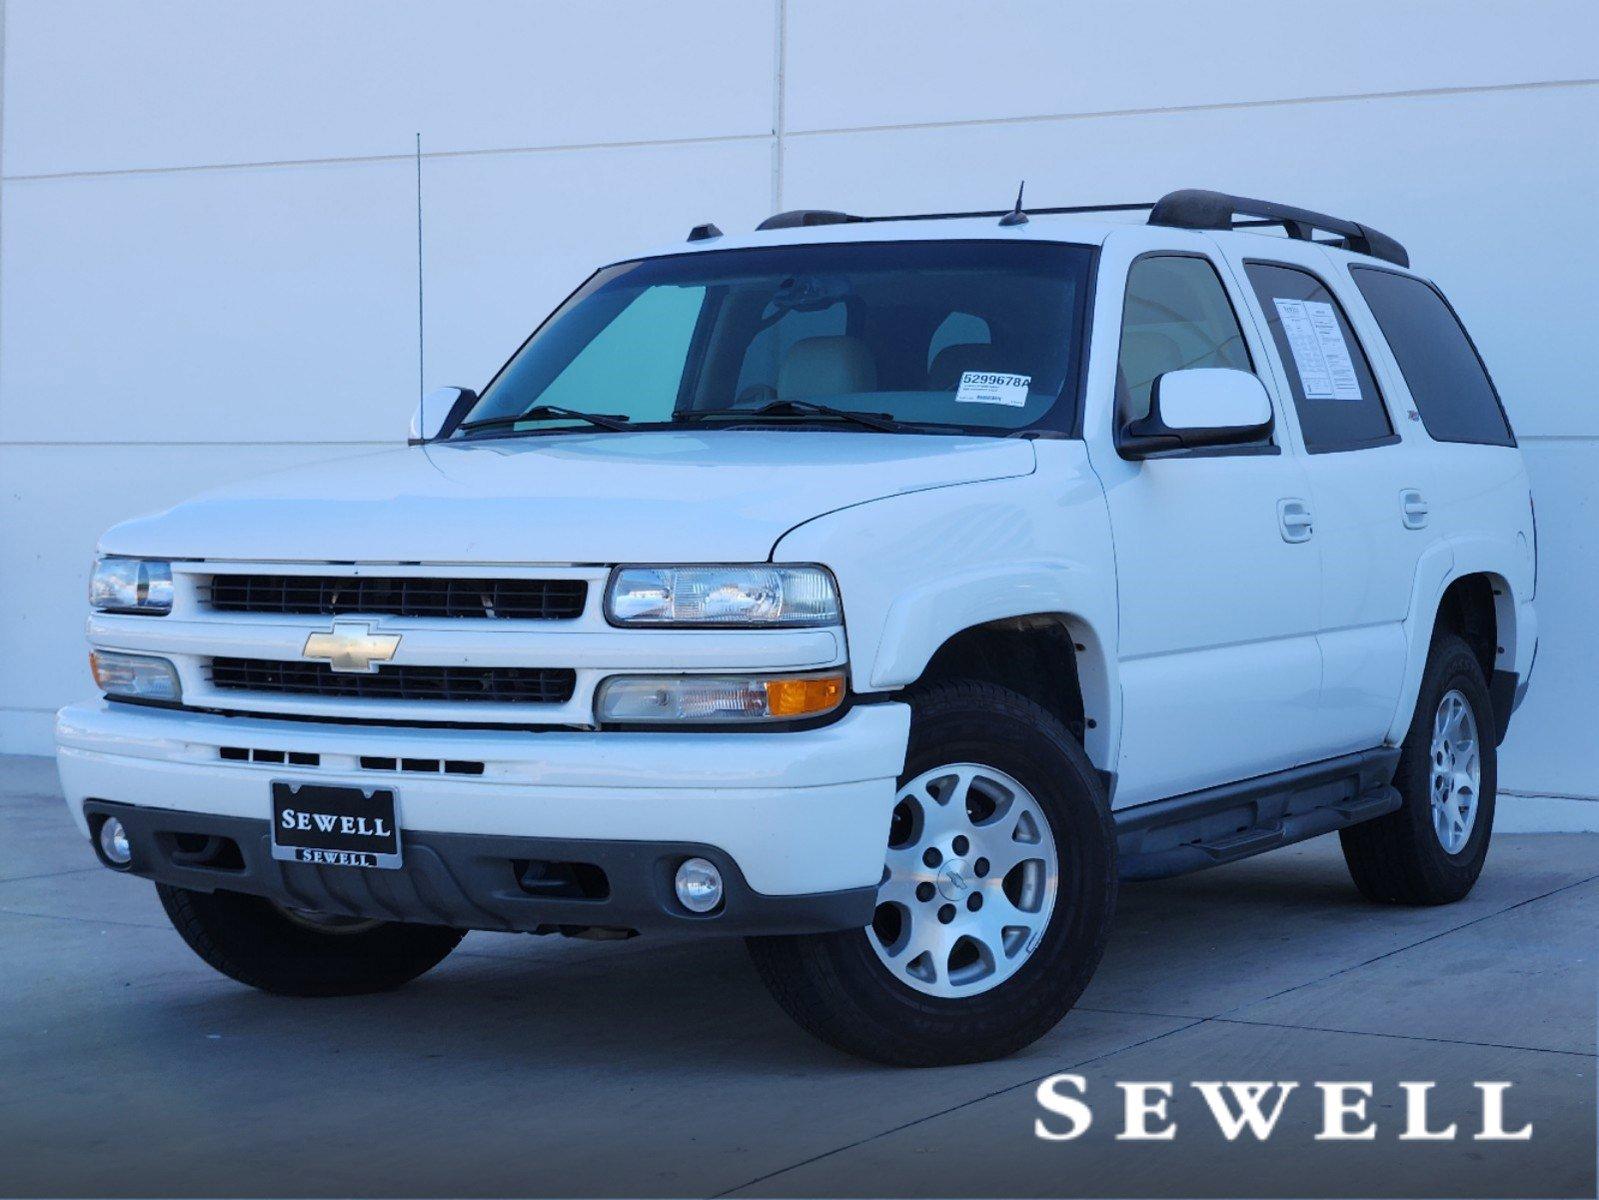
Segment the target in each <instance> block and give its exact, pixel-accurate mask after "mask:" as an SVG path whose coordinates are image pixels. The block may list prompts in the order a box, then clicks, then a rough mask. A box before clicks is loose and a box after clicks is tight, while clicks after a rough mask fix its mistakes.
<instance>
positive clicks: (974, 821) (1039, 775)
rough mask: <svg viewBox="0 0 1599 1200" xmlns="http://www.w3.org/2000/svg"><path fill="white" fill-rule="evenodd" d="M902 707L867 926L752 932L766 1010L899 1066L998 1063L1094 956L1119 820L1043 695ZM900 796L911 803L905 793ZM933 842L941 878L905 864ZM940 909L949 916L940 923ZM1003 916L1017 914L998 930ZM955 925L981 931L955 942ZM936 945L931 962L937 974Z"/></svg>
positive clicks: (1047, 1016) (935, 692)
mask: <svg viewBox="0 0 1599 1200" xmlns="http://www.w3.org/2000/svg"><path fill="white" fill-rule="evenodd" d="M910 700H911V703H912V707H913V718H912V723H911V735H910V745H909V748H908V752H907V755H906V763H905V774H904V775H903V776H902V777H901V779H900V796H901V800H900V803H899V805H898V806H897V807H896V810H895V817H894V823H893V828H892V829H891V830H890V837H889V840H890V846H889V850H888V858H889V863H890V867H885V870H884V883H883V886H882V890H880V892H879V896H878V899H879V907H878V909H877V917H876V919H874V922H873V925H872V926H869V927H867V928H866V929H853V930H846V931H843V932H839V933H824V934H806V935H794V936H784V937H765V938H751V939H749V948H750V953H751V956H752V957H753V958H754V960H755V966H756V969H757V970H758V972H759V973H760V976H761V979H762V980H763V982H764V983H765V984H766V986H767V988H768V989H769V990H770V991H771V993H772V995H773V997H774V998H775V999H776V1000H777V1002H778V1004H780V1005H781V1006H782V1007H783V1009H784V1010H785V1011H786V1012H787V1013H788V1014H789V1015H790V1016H791V1017H793V1018H794V1020H795V1021H797V1022H798V1023H799V1024H800V1025H801V1026H802V1027H803V1028H804V1029H806V1030H807V1031H809V1032H810V1033H811V1034H813V1035H815V1036H816V1037H818V1038H820V1039H821V1040H822V1041H824V1042H826V1043H828V1044H829V1045H831V1046H834V1047H836V1048H838V1049H840V1050H843V1051H845V1052H847V1053H849V1054H854V1055H857V1056H859V1057H861V1058H866V1059H871V1060H874V1061H877V1062H882V1063H888V1064H891V1065H895V1066H910V1067H930V1066H944V1065H949V1064H955V1063H970V1062H983V1061H987V1060H990V1059H995V1058H1001V1057H1003V1056H1005V1055H1007V1054H1011V1053H1014V1052H1015V1051H1017V1050H1019V1049H1021V1048H1022V1047H1023V1046H1026V1045H1028V1044H1029V1043H1030V1042H1033V1041H1035V1040H1036V1039H1038V1038H1039V1037H1041V1036H1043V1035H1044V1034H1045V1033H1047V1032H1048V1031H1049V1030H1050V1029H1051V1028H1053V1027H1054V1026H1055V1024H1056V1023H1057V1022H1058V1021H1059V1020H1060V1019H1061V1018H1062V1017H1063V1016H1065V1015H1066V1013H1067V1011H1068V1010H1069V1009H1070V1008H1071V1007H1072V1005H1073V1004H1074V1003H1076V1001H1077V998H1078V996H1080V995H1081V994H1082V991H1083V989H1084V988H1085V987H1086V986H1087V985H1088V981H1089V978H1090V977H1091V976H1092V975H1093V973H1094V968H1095V967H1096V966H1098V964H1099V959H1100V955H1101V954H1102V953H1103V951H1104V948H1105V940H1106V937H1107V935H1108V934H1109V931H1110V924H1111V918H1112V915H1113V914H1114V912H1115V907H1116V885H1117V875H1116V836H1115V828H1114V826H1113V824H1112V822H1111V818H1110V809H1109V805H1108V804H1107V802H1106V798H1105V789H1104V785H1103V784H1102V782H1101V781H1100V778H1099V776H1098V774H1097V773H1096V772H1095V770H1094V768H1093V766H1092V764H1090V762H1089V761H1088V757H1087V755H1086V754H1084V753H1083V749H1082V747H1081V746H1080V745H1079V744H1078V743H1077V741H1076V739H1074V738H1073V737H1072V735H1071V734H1070V733H1069V732H1068V731H1067V729H1066V728H1065V727H1064V726H1063V725H1062V724H1061V723H1060V722H1059V721H1057V720H1056V719H1055V718H1054V717H1053V716H1051V715H1050V714H1049V713H1048V712H1047V711H1046V710H1045V709H1043V708H1042V707H1040V706H1039V705H1037V704H1035V703H1033V702H1032V701H1030V700H1027V699H1025V698H1024V697H1022V696H1020V695H1018V694H1016V693H1015V692H1011V691H1009V690H1007V689H1005V688H1002V687H998V686H995V685H992V684H987V683H975V682H965V681H956V682H948V683H940V684H936V685H931V686H929V687H927V688H925V689H919V690H918V691H916V692H915V693H913V694H912V695H911V697H910ZM955 764H962V765H961V766H955ZM983 772H988V774H984V773H983ZM963 779H964V780H965V781H966V782H965V790H964V792H963V791H962V788H961V780H963ZM921 780H929V781H930V782H927V783H926V784H925V786H924V785H922V784H918V783H917V781H921ZM1005 781H1008V783H1007V782H1005ZM913 784H917V787H916V789H913V788H912V787H911V785H913ZM1010 785H1016V786H1017V787H1019V789H1020V790H1019V791H1018V790H1014V789H1011V787H1010ZM913 791H915V792H916V793H917V794H918V795H919V796H920V797H921V798H920V799H918V800H914V801H907V800H906V797H907V796H908V795H911V794H912V792H913ZM1007 793H1008V795H1009V798H1008V799H1007V798H1006V797H1007ZM939 795H942V796H943V799H939V798H938V797H939ZM963 796H964V801H963V802H962V803H960V804H956V803H954V801H955V800H956V799H958V798H961V797H963ZM918 814H920V815H918ZM1040 814H1041V816H1042V818H1043V824H1042V825H1040V824H1039V823H1038V817H1039V815H1040ZM962 822H964V824H962ZM1013 826H1014V828H1013ZM961 830H965V833H961V832H960V831H961ZM1018 832H1020V833H1021V834H1023V835H1025V836H1024V837H1018V836H1017V834H1018ZM1035 836H1036V840H1034V841H1029V840H1027V838H1029V837H1035ZM933 840H940V844H941V845H942V846H943V847H944V850H945V851H946V852H947V853H946V854H945V856H944V857H941V858H940V859H939V865H938V868H937V870H936V871H934V870H933V868H932V867H931V866H928V863H927V859H926V858H925V857H920V858H919V857H917V856H919V855H924V854H926V853H927V852H928V850H930V849H931V846H930V845H929V843H930V842H931V841H933ZM962 845H964V846H965V850H964V851H962ZM896 847H898V848H897V849H896ZM923 847H927V848H928V849H924V848H923ZM985 848H986V849H988V850H990V851H991V852H992V853H993V855H994V861H993V864H990V863H989V860H988V858H986V857H983V855H982V853H981V852H982V851H983V850H984V849H985ZM1029 855H1036V856H1037V857H1035V858H1032V859H1030V860H1028V861H1020V862H1018V863H1017V865H1016V866H1015V867H1013V868H1011V869H1009V870H1008V871H1007V873H1006V874H1005V875H1004V877H1003V878H1001V872H1000V869H999V864H1002V863H1003V862H1004V861H1006V860H1007V859H1025V858H1027V856H1029ZM1048 857H1053V858H1054V860H1055V870H1054V879H1055V883H1054V885H1053V886H1052V887H1051V886H1050V885H1049V883H1048V878H1049V876H1048V872H1047V871H1046V870H1045V869H1044V868H1045V864H1046V862H1047V859H1048ZM916 863H920V864H922V866H923V867H926V871H925V872H923V871H919V870H916V869H914V864H916ZM907 864H911V865H910V866H907ZM935 879H936V881H937V882H936V884H935V883H933V882H932V881H933V880H935ZM962 879H964V880H965V883H964V884H963V883H962V882H961V880H962ZM918 880H919V882H917V881H918ZM918 888H921V889H923V891H917V890H916V889H918ZM927 891H931V892H932V895H930V896H928V897H927V899H926V900H925V901H922V900H919V899H918V897H920V896H922V895H923V894H924V892H927ZM978 893H981V896H980V904H981V905H982V907H983V908H987V910H988V913H987V916H986V917H984V918H982V919H983V920H984V921H985V922H988V924H987V925H986V926H983V927H979V926H978V925H977V924H976V921H977V917H978V914H979V913H980V912H981V911H982V908H973V907H971V906H972V903H973V902H972V896H973V895H974V894H978ZM901 900H903V901H904V903H903V904H901V903H900V901H901ZM952 900H953V901H954V902H951V901H952ZM1046 901H1047V904H1046ZM1027 905H1032V906H1033V907H1032V908H1031V909H1029V910H1028V911H1025V912H1024V911H1023V909H1024V908H1025V907H1026V906H1027ZM946 908H947V909H950V910H952V911H953V912H954V913H955V914H956V915H955V916H953V917H951V918H950V919H949V920H948V921H947V922H946V921H945V920H944V918H943V914H942V910H943V909H946ZM1013 918H1014V919H1015V920H1016V921H1018V922H1021V923H1022V924H1018V925H1008V924H1007V922H1009V921H1010V920H1011V919H1013ZM934 921H937V922H938V923H939V924H941V925H945V926H946V928H945V930H944V932H942V933H941V932H940V930H939V929H938V928H937V927H936V926H935V925H934V924H933V923H932V922H934ZM1027 922H1032V923H1033V924H1032V925H1031V926H1029V925H1028V924H1027ZM963 929H966V930H976V931H978V932H977V933H976V934H974V937H973V938H965V937H964V935H963V934H962V933H961V931H962V930H963ZM978 937H980V938H982V939H986V940H974V938H978ZM938 938H946V939H950V944H951V949H950V950H949V953H948V954H947V955H944V953H943V950H942V948H941V947H940V948H938V949H936V950H935V949H929V950H928V951H927V953H926V955H925V957H924V956H923V955H921V954H913V953H912V951H913V950H915V949H917V948H919V947H920V946H922V945H924V944H927V945H932V944H933V942H932V941H931V940H929V939H938ZM956 939H961V940H956ZM896 944H897V945H898V946H900V947H903V948H902V949H900V950H899V951H898V954H897V955H896V954H894V953H893V946H894V945H896ZM879 947H883V949H881V950H880V949H879ZM984 947H986V948H987V950H988V951H989V953H987V955H986V956H985V954H984V953H983V952H982V951H983V949H984ZM935 955H943V958H942V968H940V967H939V965H938V958H936V957H935ZM891 963H892V964H893V965H892V966H891V965H890V964H891ZM940 970H942V975H940ZM939 988H942V989H943V993H942V994H933V992H934V990H936V989H939Z"/></svg>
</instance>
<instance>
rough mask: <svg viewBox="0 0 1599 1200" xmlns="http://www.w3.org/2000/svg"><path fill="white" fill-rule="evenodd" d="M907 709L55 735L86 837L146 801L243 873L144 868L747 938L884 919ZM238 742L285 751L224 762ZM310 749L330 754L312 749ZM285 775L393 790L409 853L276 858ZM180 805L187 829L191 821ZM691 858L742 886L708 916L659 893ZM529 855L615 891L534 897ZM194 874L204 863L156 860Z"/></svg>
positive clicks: (377, 898) (257, 888)
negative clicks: (656, 720) (274, 794)
mask: <svg viewBox="0 0 1599 1200" xmlns="http://www.w3.org/2000/svg"><path fill="white" fill-rule="evenodd" d="M909 726H910V713H909V709H908V708H907V707H906V706H904V705H901V704H892V703H890V704H870V705H859V706H856V707H855V708H853V709H852V710H850V711H849V712H847V713H845V714H844V716H842V717H841V718H839V719H838V720H837V721H835V722H833V723H832V724H830V725H826V726H823V727H820V728H817V729H811V730H806V731H796V732H770V733H676V732H672V733H668V732H662V733H653V732H651V733H618V732H605V733H593V732H579V731H572V732H564V731H563V732H543V733H527V732H521V731H513V730H479V729H437V728H429V729H413V728H397V727H391V726H368V725H332V724H320V723H312V722H299V721H285V720H275V719H270V718H255V717H225V716H216V715H209V714H203V713H194V712H185V711H175V710H163V709H155V708H143V707H138V706H134V705H126V704H115V703H109V702H105V701H99V702H92V703H86V704H82V705H74V706H71V707H68V708H65V709H62V710H61V712H60V713H59V714H58V716H57V719H56V741H57V747H58V753H57V761H58V764H59V768H60V772H61V782H62V788H63V791H64V793H65V795H66V800H67V804H68V807H69V808H70V810H71V811H72V814H73V817H74V819H75V820H76V821H77V823H78V826H79V828H80V830H82V831H83V832H84V833H85V835H87V834H88V832H89V828H90V818H91V816H93V815H94V814H95V813H105V812H109V811H111V807H110V806H119V807H118V812H119V815H121V813H122V808H121V806H128V807H131V808H132V809H135V810H138V811H137V812H135V813H134V814H133V815H132V819H131V820H132V823H129V821H127V820H125V821H124V824H126V825H128V827H129V829H130V830H133V831H134V832H135V837H136V838H138V837H140V836H141V835H140V833H139V832H138V831H139V830H144V831H145V832H146V833H147V834H148V838H149V839H150V841H149V844H150V845H152V846H153V845H155V839H156V835H157V834H161V833H164V832H165V833H174V834H175V833H177V832H186V833H195V834H205V833H211V834H214V835H217V836H226V837H229V838H231V839H233V840H234V841H236V842H237V843H238V844H239V847H240V854H241V856H242V857H243V860H244V862H245V864H246V866H247V868H249V869H248V870H247V871H245V872H243V873H240V872H238V871H235V872H234V874H233V875H231V876H229V875H227V874H225V873H221V872H216V871H210V872H208V873H205V874H204V875H203V877H201V876H197V875H195V874H193V873H192V872H193V871H195V870H196V868H195V867H194V866H193V865H192V864H191V865H187V866H185V865H184V864H183V863H181V862H178V863H174V862H173V861H172V858H171V855H170V854H167V855H165V857H162V856H161V855H152V854H145V855H144V858H143V861H141V860H140V859H138V858H136V862H135V868H136V869H135V873H137V874H143V875H148V876H149V877H151V878H157V879H163V880H164V881H166V882H170V883H178V884H181V885H182V886H187V887H197V888H201V889H203V890H211V889H214V888H231V889H233V890H238V891H245V892H254V893H255V894H259V895H268V896H271V897H272V898H274V899H279V900H281V901H282V902H284V903H288V904H293V905H294V906H296V907H302V908H312V909H316V908H318V905H319V904H320V905H322V906H324V907H326V906H338V907H332V908H331V911H336V912H341V913H347V914H350V915H370V916H383V917H386V918H388V919H390V920H417V921H429V922H434V923H443V924H452V925H456V924H459V925H462V926H463V927H470V928H486V929H504V928H513V929H524V928H536V927H538V926H542V925H563V924H564V925H572V924H582V925H616V926H622V927H626V928H636V929H644V928H649V929H657V928H670V929H680V930H684V931H690V930H693V931H704V932H710V931H712V929H722V930H725V931H727V932H739V933H748V932H760V931H766V932H795V931H797V930H798V929H799V928H801V927H803V928H847V927H850V926H859V925H863V924H865V923H866V921H867V920H869V919H870V915H871V897H872V895H873V894H875V890H876V887H877V884H878V882H879V879H880V877H881V874H882V864H883V853H884V847H885V846H886V844H887V838H888V823H889V817H890V814H891V812H892V809H893V803H894V791H895V781H896V779H897V777H898V775H899V772H900V769H901V768H902V766H903V763H904V756H905V743H906V738H907V735H908V733H909ZM240 751H243V752H245V753H246V754H251V753H253V752H266V753H267V754H269V755H277V756H281V758H282V761H276V762H258V761H238V760H236V759H233V758H229V757H227V755H229V754H233V755H237V754H238V752H240ZM290 755H293V756H296V757H297V758H298V759H299V760H300V762H299V764H296V763H295V762H293V761H291V760H290V758H289V756H290ZM312 757H315V759H316V765H315V766H310V765H305V764H307V763H308V760H309V759H310V758H312ZM363 762H365V763H368V764H370V763H384V764H393V767H392V768H388V769H370V768H369V767H367V766H363ZM461 762H466V763H470V764H473V765H474V766H480V767H481V771H480V773H477V774H472V775H455V774H446V773H444V771H443V765H444V764H445V763H461ZM427 764H434V766H433V767H432V768H431V769H427ZM407 766H410V767H413V768H415V769H405V768H406V767H407ZM275 779H286V780H291V781H294V782H304V783H321V784H337V785H346V786H356V787H367V788H373V787H384V788H392V789H393V790H394V791H395V793H396V812H397V815H398V817H399V824H400V829H401V837H402V842H403V845H404V848H405V855H406V866H405V867H404V868H403V869H402V870H400V871H398V872H388V871H380V872H371V871H365V872H363V871H356V870H352V869H347V868H315V867H311V868H307V867H304V866H302V865H300V864H287V863H277V862H274V861H273V860H271V858H270V854H269V853H268V851H267V849H266V842H265V838H266V830H267V822H268V820H269V817H270V812H271V783H272V781H273V780H275ZM145 810H151V811H149V812H146V811H145ZM158 818H159V819H158ZM179 818H182V820H184V821H187V822H189V824H190V825H192V826H193V828H184V829H179V828H178V827H177V826H176V825H174V824H173V822H174V821H177V820H178V819H179ZM212 819H216V820H214V821H213V820H212ZM162 821H165V824H162ZM152 822H153V823H152ZM233 822H238V823H239V824H233ZM224 827H226V828H227V829H231V830H234V832H231V833H224V832H222V830H223V828H224ZM574 843H580V845H576V846H574V845H573V844H574ZM173 844H175V843H173ZM252 848H253V849H252ZM695 854H697V855H700V856H703V857H706V858H710V859H711V860H712V861H713V862H716V863H717V864H718V865H719V866H721V867H722V868H723V874H724V879H725V880H726V881H727V884H728V898H727V902H726V903H725V904H724V906H723V908H722V910H720V912H719V913H718V914H713V915H712V916H711V917H709V918H687V917H686V916H685V915H684V914H682V913H681V910H676V909H675V907H674V905H673V904H672V903H671V893H670V874H668V875H667V877H666V888H667V890H666V892H665V893H664V895H663V894H662V893H661V892H660V891H659V863H660V862H661V861H662V860H663V858H664V859H670V860H671V861H672V862H673V864H674V868H675V863H676V862H677V861H680V860H681V859H682V858H683V857H686V856H689V855H695ZM601 859H603V860H604V861H603V862H602V861H599V860H601ZM529 860H533V861H544V860H550V861H558V862H568V861H572V862H583V863H591V864H594V865H597V866H599V867H600V868H601V869H602V870H604V872H605V874H606V877H607V878H608V880H609V881H610V892H609V894H610V896H611V897H612V899H611V900H610V901H608V902H605V903H601V902H599V901H594V900H574V899H567V900H560V901H558V900H557V899H551V898H548V897H540V896H538V895H537V894H529V893H528V892H527V891H526V890H525V889H523V888H522V886H521V885H520V884H519V883H518V881H517V877H516V876H515V874H513V871H512V867H511V865H510V864H512V863H513V862H524V861H529ZM485 863H495V864H498V865H496V866H494V867H493V869H492V870H490V869H489V868H488V867H486V866H484V864H485ZM607 864H610V865H609V866H607ZM179 870H181V871H186V872H191V873H190V874H186V875H183V876H182V877H181V878H180V877H179V876H177V875H174V874H163V873H162V872H173V871H179ZM456 893H459V894H458V895H457V894H456ZM446 895H447V896H448V899H447V901H445V900H441V899H440V897H441V896H446ZM307 896H315V897H317V900H318V903H316V904H313V903H307V902H306V897H307ZM829 896H831V897H832V899H828V897H829ZM663 902H664V903H665V908H663V907H662V903H663ZM606 904H609V905H610V912H609V915H605V914H603V913H602V908H604V907H605V905H606ZM440 905H442V907H440ZM573 905H587V906H588V907H587V908H586V909H585V908H578V909H574V908H573ZM580 913H587V914H588V915H586V916H579V915H575V914H580ZM473 914H476V915H473ZM464 918H470V919H464ZM463 919H464V920H463Z"/></svg>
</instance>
